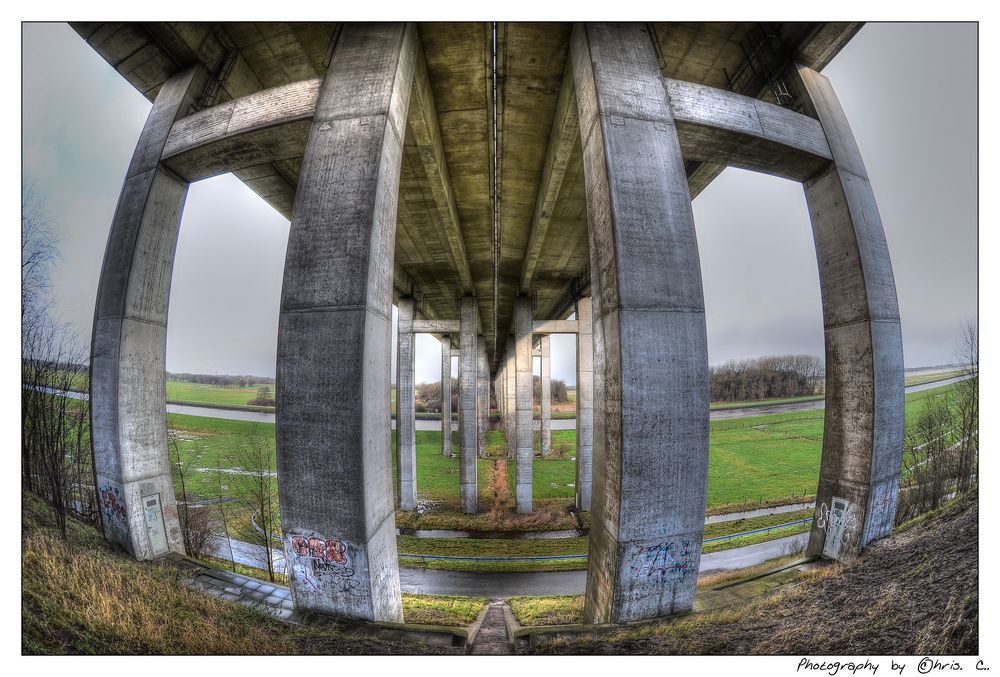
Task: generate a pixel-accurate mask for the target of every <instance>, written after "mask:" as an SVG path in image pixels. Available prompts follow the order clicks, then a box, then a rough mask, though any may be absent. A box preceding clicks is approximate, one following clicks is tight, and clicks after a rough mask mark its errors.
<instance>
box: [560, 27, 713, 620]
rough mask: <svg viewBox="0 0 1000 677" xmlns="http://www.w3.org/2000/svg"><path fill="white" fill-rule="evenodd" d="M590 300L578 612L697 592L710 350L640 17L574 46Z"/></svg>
mask: <svg viewBox="0 0 1000 677" xmlns="http://www.w3.org/2000/svg"><path fill="white" fill-rule="evenodd" d="M570 55H571V63H572V70H573V80H574V84H575V87H576V96H577V105H578V111H579V119H580V135H581V139H582V142H583V164H584V175H585V182H586V191H587V221H588V224H589V236H590V270H591V271H592V275H591V285H592V289H593V302H594V401H595V403H596V406H595V409H594V496H593V503H594V505H593V510H592V512H591V523H590V524H591V528H590V550H589V563H588V567H587V592H586V600H585V604H584V620H585V621H586V622H588V623H607V622H612V623H617V622H622V621H632V620H638V619H642V618H650V617H654V616H662V615H666V614H671V613H676V612H681V611H687V610H689V609H691V608H692V606H693V604H694V594H695V583H696V581H697V577H698V565H699V561H700V557H701V541H702V536H703V531H704V521H705V493H706V482H707V476H708V351H707V341H706V336H705V311H704V302H703V298H702V288H701V269H700V264H699V260H698V245H697V241H696V239H695V229H694V218H693V215H692V212H691V202H690V196H689V193H688V183H687V176H686V174H685V172H684V159H683V158H682V157H681V151H680V144H679V142H678V138H677V131H676V128H675V126H674V121H673V117H672V114H671V111H670V106H669V105H668V101H667V94H666V91H665V89H664V86H663V82H662V80H661V77H660V71H659V67H658V66H657V59H656V53H655V51H654V49H653V45H652V42H651V41H650V37H649V35H648V34H647V33H646V30H645V29H644V28H643V26H642V24H625V25H610V24H586V25H579V24H578V25H577V26H575V27H574V29H573V35H572V38H571V46H570Z"/></svg>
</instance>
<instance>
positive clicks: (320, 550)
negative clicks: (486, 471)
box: [277, 24, 418, 622]
mask: <svg viewBox="0 0 1000 677" xmlns="http://www.w3.org/2000/svg"><path fill="white" fill-rule="evenodd" d="M417 39H418V38H417V34H416V29H415V27H414V26H413V25H403V24H379V25H364V24H351V25H350V26H345V27H344V29H343V31H342V32H341V35H340V39H339V40H338V42H337V46H336V49H335V51H334V53H333V55H332V60H331V63H330V68H329V70H328V72H327V74H326V78H325V79H324V81H323V85H322V87H321V89H320V93H319V99H318V103H317V108H316V113H315V116H314V118H313V126H312V128H311V130H310V132H309V141H308V144H307V147H306V154H305V157H304V159H303V163H302V171H301V178H300V180H299V188H298V193H297V199H296V205H295V217H294V218H293V219H292V224H291V229H290V232H289V238H288V250H287V254H286V260H285V277H284V283H283V285H282V291H281V312H280V316H279V328H278V372H277V373H278V391H277V400H278V417H277V447H278V465H277V468H278V487H279V497H280V503H281V513H282V530H283V532H284V547H285V554H286V558H287V560H288V562H289V565H290V569H291V575H290V584H291V588H292V594H293V597H294V599H295V605H296V607H298V608H300V609H307V610H314V611H320V612H326V613H331V614H334V615H338V616H345V617H351V618H360V619H365V620H379V621H395V622H401V621H402V619H403V611H402V604H401V601H400V596H399V569H398V563H397V556H396V539H395V520H394V518H393V500H392V472H391V467H390V459H391V454H390V449H389V441H390V427H389V398H388V397H387V395H386V394H387V393H388V392H389V387H390V384H389V364H390V357H391V356H390V350H391V340H390V339H391V326H390V323H391V316H392V315H391V301H392V275H393V265H392V256H393V249H394V247H393V242H394V238H395V227H396V204H397V194H398V185H399V175H400V174H399V173H400V160H401V155H402V147H403V135H404V133H405V131H406V129H405V123H406V115H407V106H408V102H409V98H410V85H411V83H412V81H413V64H414V60H415V58H416V40H417ZM317 402H322V403H323V405H324V406H322V407H318V406H317V405H316V403H317Z"/></svg>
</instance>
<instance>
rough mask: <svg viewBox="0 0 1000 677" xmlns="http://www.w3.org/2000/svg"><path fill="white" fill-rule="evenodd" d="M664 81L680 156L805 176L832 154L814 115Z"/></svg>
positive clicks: (788, 176)
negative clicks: (810, 115)
mask: <svg viewBox="0 0 1000 677" xmlns="http://www.w3.org/2000/svg"><path fill="white" fill-rule="evenodd" d="M664 85H665V86H666V88H667V94H668V95H669V98H670V110H671V112H672V114H673V116H674V122H675V124H676V125H677V136H678V138H679V140H680V144H681V152H682V153H683V155H684V159H685V161H691V160H699V161H702V162H709V163H713V164H718V165H728V166H732V167H740V168H742V169H749V170H752V171H757V172H763V173H765V174H772V175H774V176H780V177H782V178H786V179H790V180H792V181H805V180H806V179H809V178H812V177H813V176H815V175H816V174H817V173H818V172H820V171H821V170H822V169H824V168H825V167H826V166H827V165H828V164H829V162H830V160H831V158H832V156H831V154H830V148H829V146H828V145H827V142H826V137H825V136H824V135H823V127H822V126H821V125H820V123H819V121H817V120H816V119H814V118H811V117H808V116H806V115H802V114H801V113H796V112H795V111H793V110H789V109H788V108H783V107H781V106H776V105H775V104H772V103H767V102H766V101H760V100H758V99H754V98H751V97H749V96H741V95H739V94H734V93H732V92H728V91H725V90H722V89H716V88H714V87H706V86H704V85H698V84H694V83H691V82H682V81H680V80H664Z"/></svg>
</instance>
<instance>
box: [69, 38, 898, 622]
mask: <svg viewBox="0 0 1000 677" xmlns="http://www.w3.org/2000/svg"><path fill="white" fill-rule="evenodd" d="M74 26H75V28H76V30H77V31H78V32H79V33H80V34H81V35H82V36H84V37H85V38H86V39H87V41H88V42H89V43H90V44H91V45H92V46H93V47H94V48H95V49H96V50H98V52H100V53H101V54H102V55H103V56H104V57H105V58H106V59H108V60H109V62H111V63H113V64H114V65H115V67H116V68H118V70H119V71H120V72H121V73H122V74H123V75H125V77H127V78H128V79H129V80H130V82H132V83H133V84H134V85H135V86H136V87H137V88H139V89H140V90H141V91H143V92H144V93H145V94H146V95H147V96H149V97H150V98H151V99H152V100H153V101H154V105H153V110H152V112H151V113H150V117H149V119H148V121H147V124H146V127H145V128H144V130H143V133H142V137H141V138H140V141H139V144H138V146H137V148H136V151H135V155H134V157H133V161H132V165H131V166H130V168H129V172H128V174H127V179H126V183H125V187H124V188H123V191H122V196H121V198H120V202H119V208H118V210H117V212H116V215H115V222H114V224H113V227H112V232H111V236H110V239H109V243H108V249H107V254H106V257H105V262H104V269H103V271H102V277H101V286H100V290H99V295H98V302H97V309H96V312H95V329H94V332H95V333H94V351H95V352H94V356H93V359H92V363H93V367H92V370H93V373H92V379H91V382H92V397H93V403H94V407H93V412H94V413H93V424H94V446H95V466H96V468H97V473H96V474H97V480H98V488H99V490H100V492H101V495H102V496H104V495H105V493H106V494H107V495H108V496H109V497H112V496H113V497H114V504H115V505H119V504H121V505H123V506H124V508H125V509H124V511H123V512H121V513H118V512H115V511H111V512H109V513H108V514H106V515H105V523H104V526H105V533H106V535H107V536H108V538H110V539H112V540H116V541H118V542H120V543H122V544H123V545H124V546H125V547H127V548H129V550H130V551H132V552H133V553H134V554H135V555H136V556H137V557H140V558H144V557H151V556H156V555H158V554H161V553H162V552H166V551H168V550H182V549H183V548H182V546H181V545H180V541H179V538H178V522H177V513H176V508H175V503H174V498H173V489H172V484H171V482H170V471H169V463H167V462H166V458H167V457H166V429H165V424H164V420H163V412H164V410H165V402H164V398H165V394H164V388H163V361H164V351H165V329H166V307H167V301H168V296H169V280H170V273H171V270H172V264H173V251H174V245H175V243H176V237H177V228H178V226H179V222H180V215H181V210H182V206H183V199H184V196H185V194H186V190H187V186H188V185H189V183H191V182H193V181H197V180H199V179H202V178H206V177H208V176H213V175H217V174H220V173H224V172H233V173H234V174H236V175H237V176H238V177H240V178H241V179H242V180H243V181H244V182H245V183H247V185H248V186H250V187H251V188H252V189H253V190H255V191H256V192H257V193H258V194H259V195H261V196H262V197H263V198H264V199H265V200H267V201H268V202H269V203H270V204H272V205H273V206H275V208H277V209H278V210H279V211H281V212H282V213H284V214H285V215H286V216H288V217H289V218H290V219H291V222H292V223H291V230H290V235H289V245H288V253H287V258H286V267H285V277H284V284H283V288H282V300H281V314H280V324H279V342H278V392H277V400H278V405H279V407H280V409H279V416H278V425H277V444H278V476H279V484H280V495H281V512H282V527H283V532H284V536H285V548H286V553H287V555H288V561H289V562H290V563H291V564H292V566H291V584H292V589H293V593H294V595H295V601H296V603H297V604H298V605H299V606H301V607H304V608H309V609H315V610H320V611H326V612H330V613H334V614H338V615H344V616H350V617H356V618H367V619H378V620H400V619H401V614H402V611H401V606H400V600H399V577H398V569H397V557H396V546H395V536H394V533H395V532H394V517H393V514H394V509H396V508H397V507H398V509H402V510H410V509H413V508H415V506H416V504H417V498H418V494H419V487H418V486H417V485H416V473H415V467H414V466H415V462H416V459H415V454H414V442H413V440H414V437H413V397H412V386H413V384H412V374H413V371H412V370H413V341H412V335H413V334H414V333H416V332H420V331H427V332H430V333H434V334H437V335H439V336H448V337H449V342H448V345H449V346H452V345H453V346H456V347H457V348H458V350H457V353H458V356H459V365H460V368H459V384H460V390H459V412H458V413H459V440H460V443H459V454H460V459H461V464H460V474H461V506H462V510H463V511H465V512H476V511H477V510H479V509H480V503H479V500H478V496H477V494H476V491H477V477H476V467H477V462H476V459H477V456H478V455H479V454H481V453H482V452H483V448H484V440H485V437H484V432H485V428H486V423H487V414H488V410H489V399H490V398H489V386H490V385H492V387H493V390H494V393H495V395H496V402H497V405H498V408H499V409H500V413H501V414H502V415H503V417H504V420H505V421H506V425H507V433H508V439H509V442H510V450H509V453H510V455H511V457H512V458H516V459H517V460H516V465H517V473H516V497H517V509H518V510H519V511H521V512H529V511H531V510H532V495H531V490H532V463H533V449H532V444H531V419H532V416H531V409H532V402H531V397H532V395H531V391H532V385H531V380H532V379H531V360H532V357H533V355H534V343H535V336H536V335H540V336H542V337H544V336H546V335H548V334H550V333H559V332H570V333H576V334H577V335H578V344H577V346H578V347H577V350H578V359H577V366H578V372H579V373H578V389H579V399H578V419H577V463H578V468H577V506H578V507H579V508H580V509H581V510H588V509H590V510H592V518H591V537H590V558H589V561H590V564H589V567H590V568H589V570H588V584H587V603H586V611H585V615H586V618H587V619H588V621H590V622H620V621H627V620H635V619H641V618H648V617H652V616H659V615H665V614H670V613H675V612H680V611H685V610H687V609H690V608H691V604H692V602H693V596H694V589H695V587H694V586H695V580H696V577H697V571H698V563H699V560H700V544H701V538H702V532H703V529H704V509H705V488H706V481H707V464H708V401H707V396H708V395H707V393H708V389H707V345H706V337H705V321H704V304H703V299H702V287H701V272H700V267H699V260H698V250H697V242H696V238H695V232H694V223H693V217H692V212H691V205H690V200H691V198H692V197H693V196H694V195H696V194H697V193H698V192H699V191H700V190H701V189H702V188H703V187H704V186H705V185H707V183H708V182H710V181H711V180H712V178H714V176H715V175H716V174H717V173H718V171H719V170H720V169H721V168H723V167H725V166H738V167H744V168H747V169H751V170H755V171H761V172H766V173H770V174H774V175H777V176H782V177H785V178H788V179H791V180H795V181H799V182H802V183H803V186H804V190H805V196H806V199H807V202H808V204H809V209H810V216H811V218H812V223H813V231H814V237H815V243H816V250H817V259H818V261H819V266H820V281H821V287H822V293H823V311H824V324H825V332H826V348H827V385H826V393H827V408H826V433H825V436H824V443H823V444H824V447H823V459H822V467H821V476H820V482H819V490H818V499H817V506H818V507H817V514H816V519H815V523H814V528H813V532H812V538H811V542H810V551H811V552H812V553H814V554H817V555H825V556H828V557H832V558H835V559H842V558H848V557H852V556H854V555H856V554H857V553H858V552H859V551H860V550H861V549H862V548H864V546H865V545H866V544H867V543H868V542H870V541H871V540H873V539H874V538H878V537H880V536H882V535H884V534H885V533H887V532H888V530H889V528H891V524H892V517H893V515H894V513H895V501H896V496H897V493H898V480H899V464H900V455H901V448H902V348H901V339H900V332H899V318H898V309H897V303H896V296H895V287H894V282H893V278H892V270H891V265H890V263H889V257H888V250H887V247H886V243H885V239H884V235H883V233H882V227H881V222H880V221H879V217H878V211H877V208H876V206H875V204H874V197H873V194H872V191H871V186H870V185H869V182H868V177H867V173H866V171H865V168H864V164H863V162H862V161H861V157H860V153H859V152H858V149H857V145H856V144H855V142H854V139H853V136H852V134H851V132H850V127H849V125H848V124H847V120H846V118H845V116H844V114H843V111H842V110H841V108H840V106H839V103H838V102H837V99H836V96H835V94H834V92H833V90H832V88H831V87H830V85H829V82H828V81H827V80H826V79H825V78H823V77H822V76H821V75H819V73H818V72H817V71H818V70H819V69H820V68H821V67H822V66H823V65H825V64H826V63H827V62H828V61H829V60H830V59H831V58H832V56H833V55H834V54H836V52H837V51H838V50H839V49H840V47H841V46H842V45H843V44H845V42H846V41H847V40H848V39H850V37H851V36H852V35H853V34H854V32H856V30H857V28H858V26H857V25H854V24H772V25H766V26H765V25H756V24H630V25H624V26H622V25H604V24H594V25H589V24H588V25H575V26H574V25H570V24H517V23H511V24H497V25H495V26H493V25H491V24H427V25H419V26H418V25H413V24H377V25H361V24H345V25H337V24H308V25H296V24H288V25H285V24H281V25H278V24H265V25H255V24H215V25H200V24H143V25H137V24H124V25H117V24H75V25H74ZM393 302H395V303H396V304H397V305H398V307H399V326H398V331H399V336H400V340H399V344H398V350H399V358H398V365H399V374H398V376H397V385H398V389H399V394H398V397H397V404H398V411H397V430H398V433H397V464H398V466H397V472H398V480H399V485H398V489H399V490H398V492H397V493H398V497H399V503H398V506H395V505H394V504H393V500H392V497H393V492H392V486H391V484H392V472H391V468H390V457H391V456H390V453H389V452H390V450H389V440H390V435H389V429H388V426H387V423H388V421H389V400H388V398H387V397H386V393H387V392H388V391H389V387H390V384H389V373H388V370H389V361H390V360H389V358H390V355H389V350H390V333H391V327H390V318H391V308H390V306H391V304H392V303H393ZM574 312H575V313H576V319H575V320H572V321H567V320H566V318H567V317H568V316H569V315H571V314H573V313H574ZM541 344H542V345H541V355H542V358H543V362H544V360H545V359H546V357H545V356H546V351H547V341H545V340H544V339H543V340H542V341H541ZM449 350H450V348H449ZM443 369H450V359H449V360H448V365H447V366H446V367H445V366H444V365H443ZM545 371H546V370H545V368H544V367H543V374H544V373H545ZM491 381H492V383H491ZM543 388H544V385H543ZM317 403H322V404H317ZM545 409H546V407H545V406H544V403H543V410H545ZM544 429H545V426H544V423H543V430H544ZM543 448H544V443H543ZM444 451H445V453H450V449H448V448H446V449H445V450H444Z"/></svg>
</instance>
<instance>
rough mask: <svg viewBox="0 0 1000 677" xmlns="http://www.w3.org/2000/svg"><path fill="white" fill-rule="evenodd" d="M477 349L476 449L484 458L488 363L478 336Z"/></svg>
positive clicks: (487, 425) (486, 424)
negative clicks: (477, 417)
mask: <svg viewBox="0 0 1000 677" xmlns="http://www.w3.org/2000/svg"><path fill="white" fill-rule="evenodd" d="M476 345H477V347H478V349H479V359H478V363H477V366H478V368H479V374H478V376H479V378H478V380H477V382H476V387H477V388H478V395H479V428H478V431H477V441H478V444H477V447H478V451H479V456H480V457H481V458H485V457H486V433H487V432H488V431H489V425H490V363H489V361H488V360H487V358H486V340H485V339H484V338H483V337H482V336H480V337H478V339H477V343H476Z"/></svg>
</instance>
